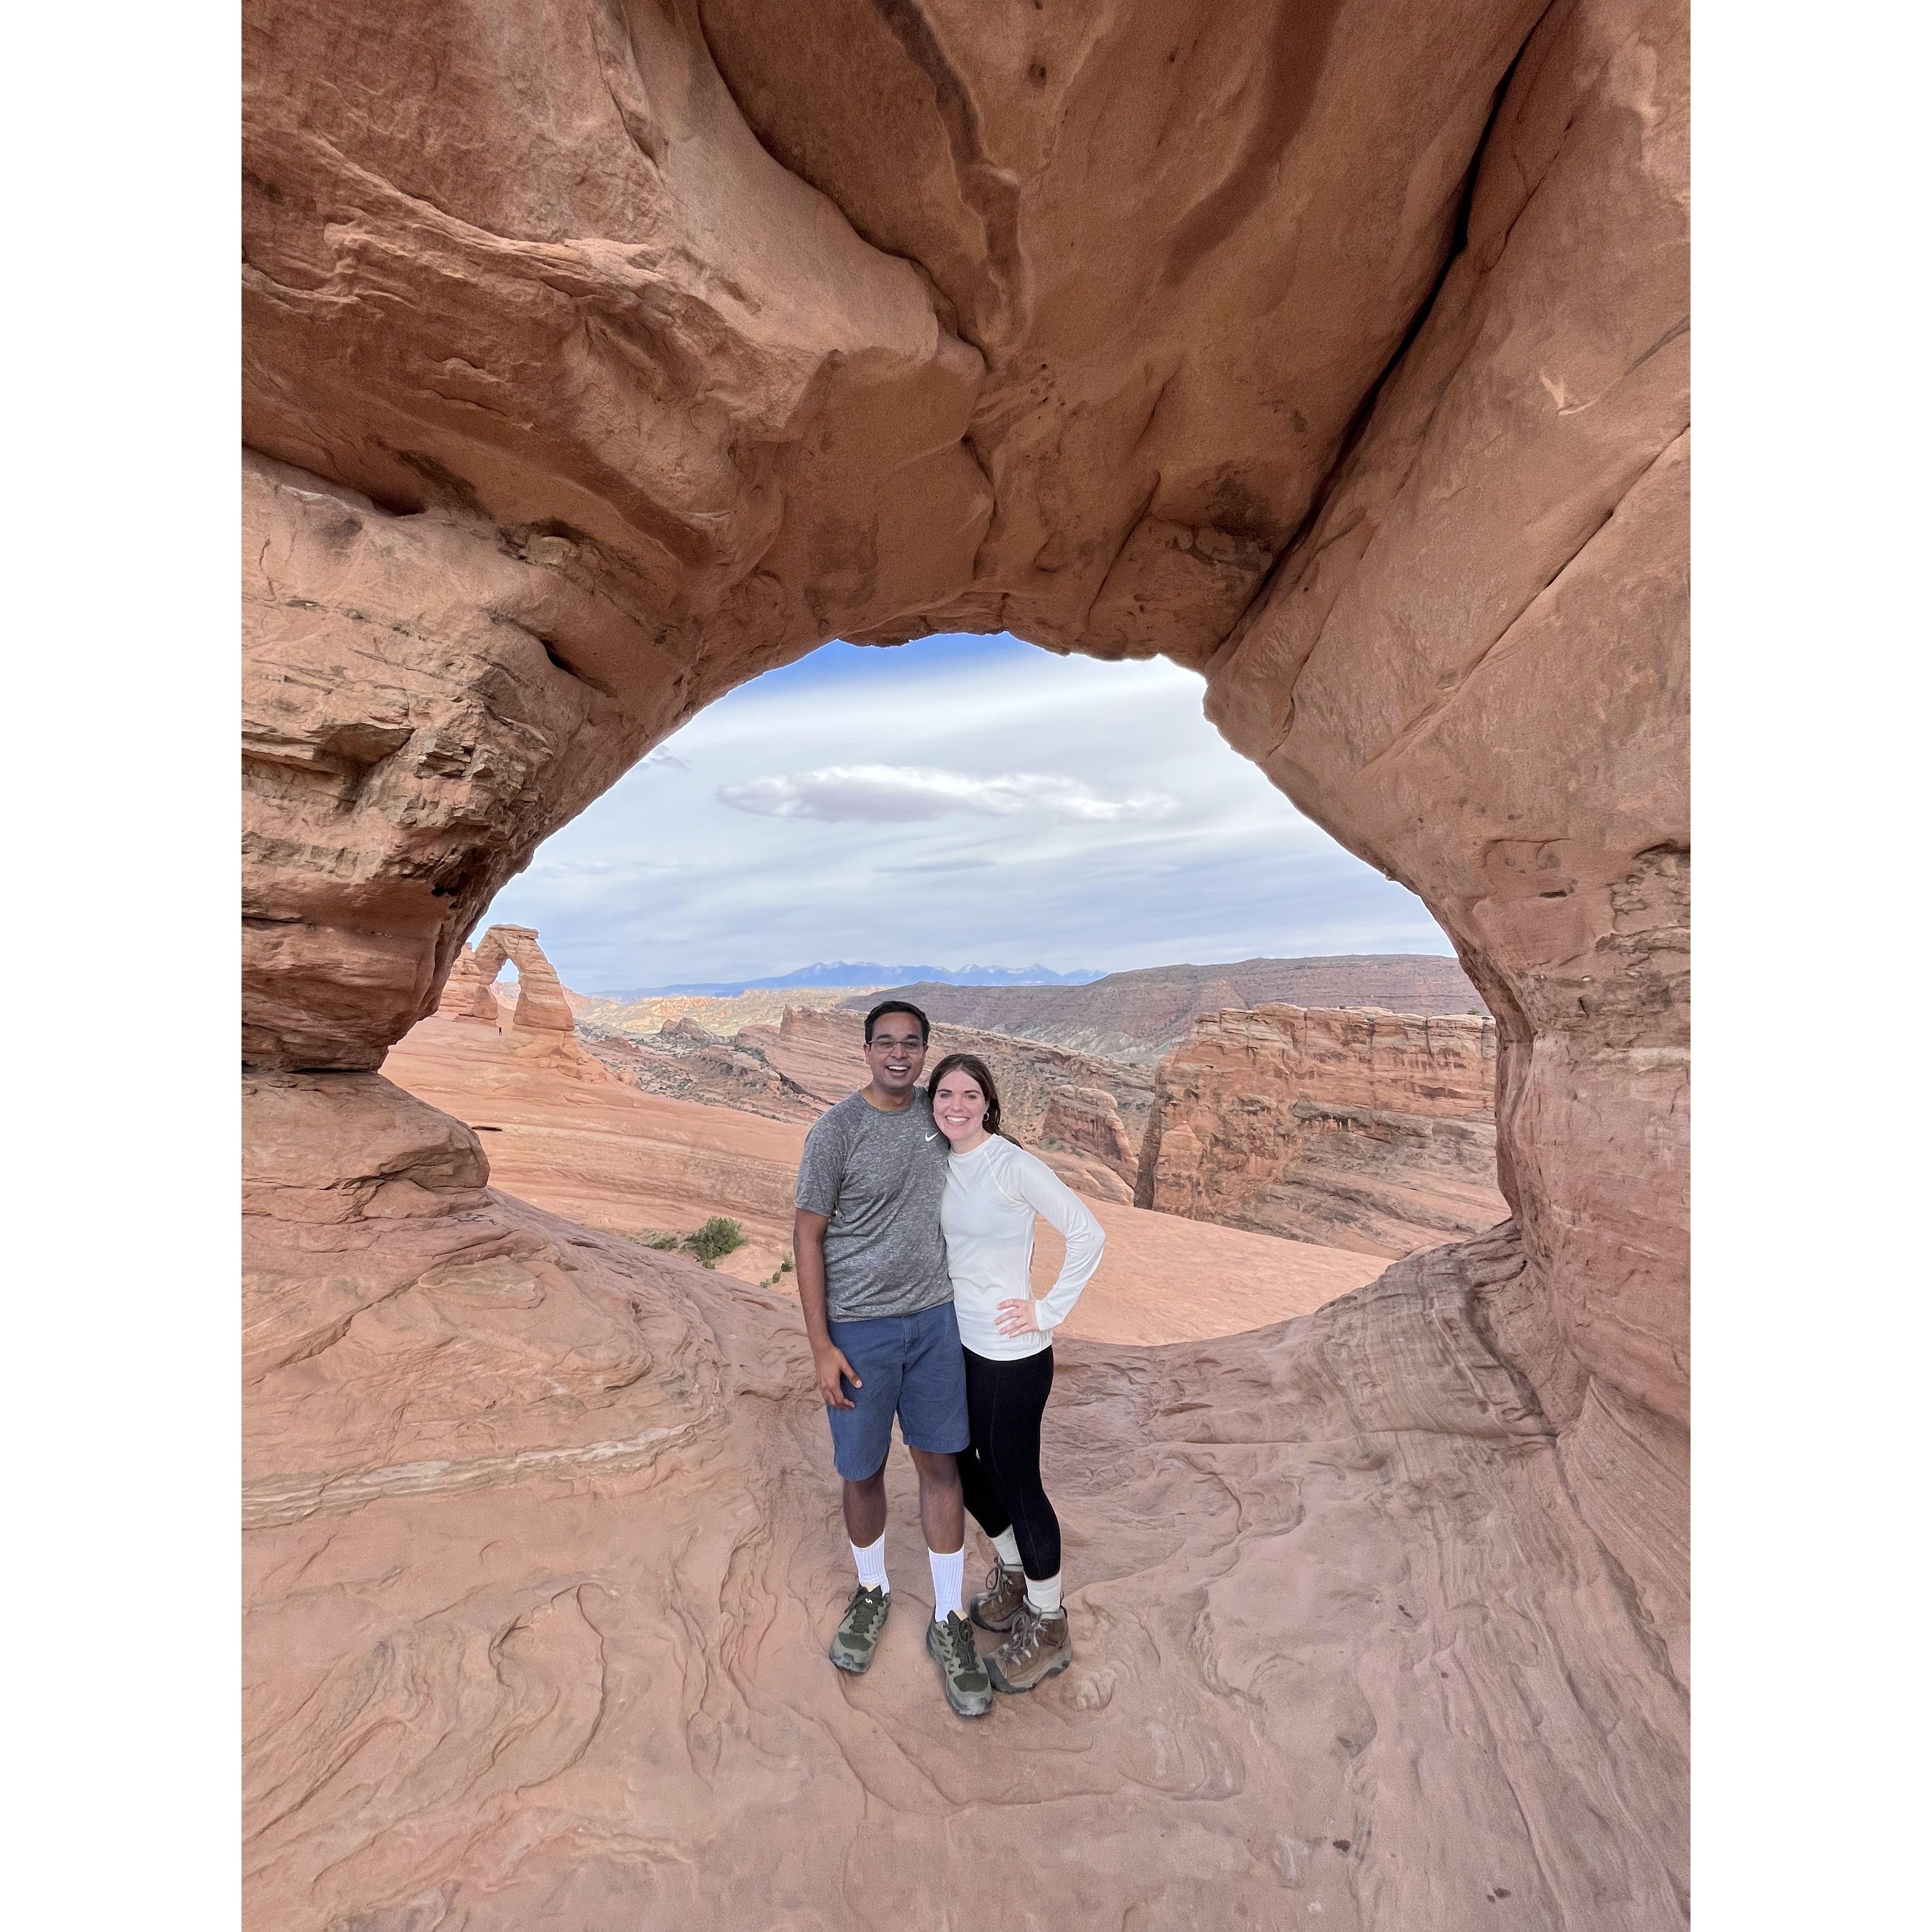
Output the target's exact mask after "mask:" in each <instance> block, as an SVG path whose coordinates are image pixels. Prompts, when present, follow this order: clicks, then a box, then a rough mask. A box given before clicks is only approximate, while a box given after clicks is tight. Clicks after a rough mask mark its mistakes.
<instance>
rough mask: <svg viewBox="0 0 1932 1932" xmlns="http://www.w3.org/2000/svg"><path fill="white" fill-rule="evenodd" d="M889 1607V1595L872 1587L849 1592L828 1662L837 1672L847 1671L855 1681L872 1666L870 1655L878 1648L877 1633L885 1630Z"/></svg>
mask: <svg viewBox="0 0 1932 1932" xmlns="http://www.w3.org/2000/svg"><path fill="white" fill-rule="evenodd" d="M891 1608H892V1592H890V1591H889V1590H881V1589H879V1588H877V1586H876V1585H875V1586H873V1587H872V1588H871V1589H868V1588H867V1587H866V1586H865V1585H864V1584H863V1583H861V1584H860V1585H859V1587H858V1588H857V1589H856V1590H854V1591H853V1592H852V1598H851V1601H850V1602H849V1603H848V1604H847V1605H846V1606H845V1614H844V1616H842V1617H841V1618H840V1619H839V1620H838V1632H837V1634H835V1636H834V1637H833V1638H832V1662H833V1663H834V1664H837V1665H838V1668H839V1669H840V1670H849V1671H850V1672H851V1673H852V1674H853V1676H855V1677H856V1676H857V1675H858V1673H859V1672H860V1671H862V1670H864V1669H865V1667H867V1666H868V1664H870V1663H871V1661H872V1653H873V1652H874V1651H875V1650H877V1649H878V1647H879V1633H880V1631H882V1630H883V1629H884V1628H885V1627H886V1613H887V1612H888V1611H889V1610H891Z"/></svg>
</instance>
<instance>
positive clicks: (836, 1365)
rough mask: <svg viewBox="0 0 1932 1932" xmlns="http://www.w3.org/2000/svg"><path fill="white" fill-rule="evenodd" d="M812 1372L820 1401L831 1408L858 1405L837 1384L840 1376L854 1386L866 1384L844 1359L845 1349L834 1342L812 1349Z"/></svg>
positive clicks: (846, 1407) (854, 1406) (852, 1407)
mask: <svg viewBox="0 0 1932 1932" xmlns="http://www.w3.org/2000/svg"><path fill="white" fill-rule="evenodd" d="M811 1372H812V1374H813V1376H814V1378H815V1379H817V1383H818V1397H819V1400H820V1401H821V1402H823V1403H827V1404H829V1406H831V1407H832V1408H833V1409H856V1408H857V1407H858V1404H857V1403H855V1402H854V1401H853V1400H852V1399H851V1397H850V1396H848V1395H847V1394H846V1393H845V1391H844V1389H843V1388H841V1387H840V1386H839V1378H840V1377H841V1376H843V1377H844V1379H846V1380H847V1382H850V1384H851V1385H852V1386H853V1388H864V1387H865V1384H864V1383H863V1382H861V1381H860V1380H859V1378H858V1377H857V1376H856V1375H854V1374H853V1373H852V1364H850V1362H848V1361H847V1360H846V1359H845V1351H844V1349H841V1348H840V1347H838V1345H837V1344H836V1343H832V1342H828V1343H826V1345H825V1346H824V1347H823V1348H822V1349H813V1350H812V1352H811Z"/></svg>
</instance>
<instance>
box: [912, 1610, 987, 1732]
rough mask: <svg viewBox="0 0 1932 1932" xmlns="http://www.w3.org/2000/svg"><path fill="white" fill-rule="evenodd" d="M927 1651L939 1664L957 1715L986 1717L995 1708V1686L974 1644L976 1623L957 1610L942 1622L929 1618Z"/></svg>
mask: <svg viewBox="0 0 1932 1932" xmlns="http://www.w3.org/2000/svg"><path fill="white" fill-rule="evenodd" d="M926 1655H927V1656H929V1658H932V1661H933V1662H934V1663H935V1664H938V1666H939V1679H940V1682H941V1683H942V1684H944V1685H945V1686H946V1701H947V1703H949V1704H950V1705H951V1706H953V1711H954V1712H955V1713H956V1715H958V1716H960V1717H962V1718H983V1717H984V1716H985V1715H986V1713H987V1712H989V1711H990V1710H991V1709H992V1708H993V1687H992V1685H991V1684H990V1683H989V1682H987V1679H986V1667H985V1665H983V1664H981V1662H980V1653H979V1652H977V1650H975V1649H974V1648H973V1626H972V1625H971V1624H969V1623H968V1622H967V1621H966V1619H965V1618H964V1617H962V1616H961V1615H960V1614H959V1612H958V1611H957V1610H949V1611H947V1613H946V1621H945V1622H944V1623H943V1624H938V1623H935V1622H932V1619H930V1618H929V1619H927V1621H926Z"/></svg>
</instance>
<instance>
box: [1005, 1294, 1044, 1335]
mask: <svg viewBox="0 0 1932 1932" xmlns="http://www.w3.org/2000/svg"><path fill="white" fill-rule="evenodd" d="M1038 1309H1039V1304H1037V1302H1036V1301H1034V1298H1033V1297H1032V1296H1031V1295H1028V1297H1027V1298H1026V1299H1025V1301H1003V1302H1001V1304H1000V1305H999V1307H998V1308H996V1309H995V1310H994V1311H993V1326H994V1327H995V1328H997V1329H998V1331H1000V1333H1001V1334H1002V1335H1035V1334H1038V1333H1039V1332H1040V1316H1039V1313H1038Z"/></svg>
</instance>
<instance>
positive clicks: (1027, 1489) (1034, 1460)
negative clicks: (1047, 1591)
mask: <svg viewBox="0 0 1932 1932" xmlns="http://www.w3.org/2000/svg"><path fill="white" fill-rule="evenodd" d="M1052 1388H1053V1348H1052V1344H1051V1343H1049V1344H1048V1346H1046V1348H1044V1349H1041V1350H1040V1352H1039V1353H1038V1354H1037V1355H1022V1357H1021V1358H1019V1361H1016V1362H1001V1361H993V1360H992V1358H989V1357H988V1356H986V1355H974V1352H973V1351H972V1350H971V1349H968V1350H967V1351H966V1412H967V1415H968V1418H969V1419H970V1421H971V1424H972V1427H973V1446H972V1447H971V1448H970V1449H962V1451H960V1452H959V1484H960V1487H962V1489H963V1490H965V1492H966V1507H967V1508H968V1509H969V1510H971V1511H972V1512H973V1520H974V1522H975V1523H977V1524H978V1525H979V1526H980V1528H981V1529H983V1530H984V1531H985V1532H986V1534H987V1535H989V1536H998V1535H999V1534H1000V1532H1001V1531H1002V1530H1004V1529H1011V1530H1012V1531H1013V1535H1014V1538H1015V1539H1016V1541H1018V1543H1019V1547H1020V1562H1022V1564H1023V1565H1025V1569H1026V1573H1027V1574H1028V1576H1029V1577H1032V1578H1034V1580H1036V1581H1037V1582H1040V1583H1044V1582H1045V1581H1046V1580H1047V1578H1049V1577H1058V1575H1059V1574H1060V1519H1059V1517H1057V1516H1055V1514H1054V1513H1053V1505H1052V1504H1051V1503H1050V1502H1048V1501H1047V1499H1046V1490H1044V1489H1043V1488H1042V1487H1041V1486H1040V1417H1041V1415H1043V1413H1044V1412H1045V1410H1046V1398H1047V1397H1048V1395H1049V1393H1050V1392H1051V1391H1052Z"/></svg>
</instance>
